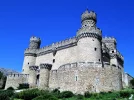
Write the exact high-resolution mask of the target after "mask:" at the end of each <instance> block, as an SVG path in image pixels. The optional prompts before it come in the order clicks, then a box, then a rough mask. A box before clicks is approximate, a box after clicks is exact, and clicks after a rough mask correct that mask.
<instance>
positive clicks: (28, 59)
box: [22, 37, 41, 74]
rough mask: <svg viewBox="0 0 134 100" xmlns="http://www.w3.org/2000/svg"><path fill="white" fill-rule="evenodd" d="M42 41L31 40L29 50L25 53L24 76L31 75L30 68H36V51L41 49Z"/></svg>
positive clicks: (35, 38)
mask: <svg viewBox="0 0 134 100" xmlns="http://www.w3.org/2000/svg"><path fill="white" fill-rule="evenodd" d="M40 44H41V40H40V38H37V37H31V38H30V44H29V48H28V49H26V50H25V52H24V62H23V69H22V73H23V74H29V66H35V62H36V57H37V54H36V51H37V50H38V49H39V48H40Z"/></svg>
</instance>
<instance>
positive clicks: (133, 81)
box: [130, 78, 134, 86]
mask: <svg viewBox="0 0 134 100" xmlns="http://www.w3.org/2000/svg"><path fill="white" fill-rule="evenodd" d="M130 83H131V85H132V86H134V78H133V79H132V80H131V81H130Z"/></svg>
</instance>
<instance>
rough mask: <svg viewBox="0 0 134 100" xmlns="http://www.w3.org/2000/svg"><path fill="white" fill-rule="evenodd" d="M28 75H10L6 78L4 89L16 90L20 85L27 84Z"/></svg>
mask: <svg viewBox="0 0 134 100" xmlns="http://www.w3.org/2000/svg"><path fill="white" fill-rule="evenodd" d="M28 78H29V75H28V74H11V75H8V76H7V81H6V86H5V89H7V88H9V87H13V88H14V89H17V88H18V87H19V84H20V83H28Z"/></svg>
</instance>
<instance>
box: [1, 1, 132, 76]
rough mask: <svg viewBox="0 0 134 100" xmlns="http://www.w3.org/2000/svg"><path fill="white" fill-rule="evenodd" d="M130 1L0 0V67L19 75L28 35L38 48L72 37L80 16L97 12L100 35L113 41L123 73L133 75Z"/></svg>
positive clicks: (79, 23) (78, 26) (79, 21)
mask: <svg viewBox="0 0 134 100" xmlns="http://www.w3.org/2000/svg"><path fill="white" fill-rule="evenodd" d="M133 5H134V0H0V67H4V68H8V69H13V70H16V71H19V72H21V69H22V65H23V60H24V50H25V49H26V48H28V45H29V39H30V37H31V36H37V37H40V38H41V40H42V44H41V47H43V46H45V45H49V44H52V43H53V42H57V41H61V40H64V39H66V38H70V37H73V36H75V35H76V32H77V30H78V29H79V28H80V27H81V20H80V17H81V14H82V13H83V12H84V11H85V10H86V9H87V8H88V9H89V10H93V11H95V12H96V13H97V27H99V28H100V29H101V30H102V32H103V33H102V34H103V36H112V37H115V38H116V39H117V48H118V50H119V51H120V52H121V54H122V55H123V56H124V60H125V62H124V68H125V72H127V73H129V74H130V75H132V76H134V53H133V51H134V25H133V24H134V6H133Z"/></svg>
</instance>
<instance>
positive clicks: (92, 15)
mask: <svg viewBox="0 0 134 100" xmlns="http://www.w3.org/2000/svg"><path fill="white" fill-rule="evenodd" d="M90 19H92V20H94V21H95V22H96V21H97V18H96V13H95V12H94V11H90V12H89V11H88V9H86V11H85V12H83V14H82V15H81V21H82V22H83V21H84V20H90Z"/></svg>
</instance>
